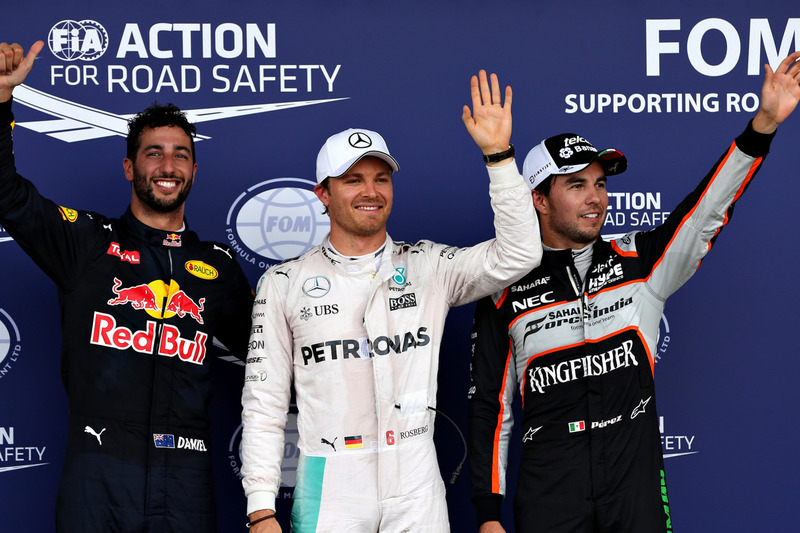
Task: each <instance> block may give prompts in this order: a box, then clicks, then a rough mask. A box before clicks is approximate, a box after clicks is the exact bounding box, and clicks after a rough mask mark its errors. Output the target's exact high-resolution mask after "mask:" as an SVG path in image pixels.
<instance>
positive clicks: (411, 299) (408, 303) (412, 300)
mask: <svg viewBox="0 0 800 533" xmlns="http://www.w3.org/2000/svg"><path fill="white" fill-rule="evenodd" d="M416 306H417V295H416V294H415V293H413V292H412V293H409V294H404V295H403V296H399V297H397V298H389V311H397V310H398V309H408V308H409V307H416Z"/></svg>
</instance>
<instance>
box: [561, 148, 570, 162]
mask: <svg viewBox="0 0 800 533" xmlns="http://www.w3.org/2000/svg"><path fill="white" fill-rule="evenodd" d="M558 155H559V157H561V158H562V159H569V158H570V157H572V150H571V149H570V148H562V149H561V150H559V151H558Z"/></svg>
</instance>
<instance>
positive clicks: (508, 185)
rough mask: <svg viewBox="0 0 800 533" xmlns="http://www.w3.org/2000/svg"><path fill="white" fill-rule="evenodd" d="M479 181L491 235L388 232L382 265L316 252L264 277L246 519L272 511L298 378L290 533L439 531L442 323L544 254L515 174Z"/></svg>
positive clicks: (245, 443) (247, 445)
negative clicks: (472, 239) (409, 236)
mask: <svg viewBox="0 0 800 533" xmlns="http://www.w3.org/2000/svg"><path fill="white" fill-rule="evenodd" d="M489 175H490V178H491V183H490V187H489V192H490V196H491V199H492V208H493V210H494V212H495V232H496V238H495V239H492V240H489V241H486V242H483V243H480V244H478V245H477V246H474V247H469V248H456V247H452V246H446V245H442V244H435V243H433V242H430V241H420V242H418V243H416V244H410V243H403V242H393V241H392V240H391V239H390V238H389V237H388V236H387V239H386V244H385V246H384V247H383V248H382V250H381V251H380V252H378V253H379V254H381V257H380V260H379V261H378V260H377V257H372V256H370V257H366V258H360V259H357V260H349V259H346V258H343V257H341V256H338V255H336V254H335V252H333V251H332V250H331V249H330V247H329V246H328V245H326V244H323V245H320V246H318V247H316V248H314V249H312V250H310V251H309V252H307V253H306V254H304V255H303V256H301V257H300V258H298V259H294V260H290V261H286V262H284V263H282V264H280V265H276V266H274V267H272V268H270V269H269V270H267V272H266V273H265V274H264V275H263V276H262V278H261V280H260V281H259V286H258V290H257V296H256V303H255V306H254V308H253V333H252V336H251V339H250V352H249V354H248V359H247V370H246V373H245V375H246V378H245V385H244V391H243V395H242V404H243V407H244V410H243V414H242V420H243V425H244V429H243V436H242V475H243V480H242V482H243V485H244V489H245V494H246V495H247V498H248V505H247V512H248V513H251V512H253V511H256V510H260V509H275V497H276V494H277V492H278V487H279V484H280V480H281V458H282V457H283V446H284V428H285V427H286V420H287V411H288V409H289V402H290V389H291V386H292V381H294V387H295V392H296V401H297V407H298V417H297V427H298V432H299V440H298V447H299V449H300V459H299V463H298V468H297V484H296V488H295V492H294V505H293V509H292V527H293V531H295V532H306V531H336V532H343V531H364V532H366V531H370V532H375V531H382V532H400V531H413V532H415V533H419V532H434V531H435V532H441V531H449V523H448V518H447V506H446V502H445V489H444V484H443V482H442V480H441V476H440V475H439V468H438V463H437V459H436V450H435V447H434V443H433V423H434V416H435V413H434V412H433V411H432V410H430V409H429V407H435V406H436V388H437V381H436V376H437V372H438V364H439V344H440V341H441V338H442V332H443V329H444V324H445V317H446V315H447V312H448V310H449V309H450V307H451V306H455V305H461V304H465V303H468V302H471V301H474V300H476V299H478V298H481V297H483V296H486V295H488V294H491V293H493V292H495V291H498V290H500V289H502V288H503V287H505V286H506V285H508V284H509V283H511V282H513V281H514V280H517V279H518V278H519V277H521V276H522V275H523V274H525V273H526V272H527V271H529V270H530V269H531V268H532V267H533V266H535V265H538V264H539V261H540V259H541V255H542V252H541V243H540V237H539V228H538V222H537V220H536V218H535V217H534V213H533V205H532V201H531V197H530V192H529V190H528V188H527V186H526V185H525V184H524V182H523V181H522V178H521V176H520V175H519V173H518V171H517V168H516V164H513V163H512V164H509V165H505V166H502V167H495V168H490V169H489ZM325 243H327V239H326V240H325ZM377 263H380V267H379V268H376V264H377ZM464 364H467V361H466V360H465V361H464Z"/></svg>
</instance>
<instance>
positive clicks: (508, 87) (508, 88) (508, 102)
mask: <svg viewBox="0 0 800 533" xmlns="http://www.w3.org/2000/svg"><path fill="white" fill-rule="evenodd" d="M512 96H513V95H512V93H511V85H506V105H505V109H507V110H508V111H509V112H510V111H511V100H512Z"/></svg>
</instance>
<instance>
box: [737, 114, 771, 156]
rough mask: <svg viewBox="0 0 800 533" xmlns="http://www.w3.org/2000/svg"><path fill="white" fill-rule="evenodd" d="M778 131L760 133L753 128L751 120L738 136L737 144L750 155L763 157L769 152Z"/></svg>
mask: <svg viewBox="0 0 800 533" xmlns="http://www.w3.org/2000/svg"><path fill="white" fill-rule="evenodd" d="M776 133H777V130H776V131H773V132H772V133H758V132H757V131H755V130H754V129H753V121H752V120H751V121H750V122H748V123H747V127H746V128H745V130H744V131H743V132H742V134H741V135H739V136H738V137H736V146H737V147H738V148H739V150H741V151H742V152H744V153H746V154H747V155H749V156H750V157H763V156H765V155H767V154H768V153H769V146H770V143H772V139H773V138H774V137H775V134H776Z"/></svg>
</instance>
